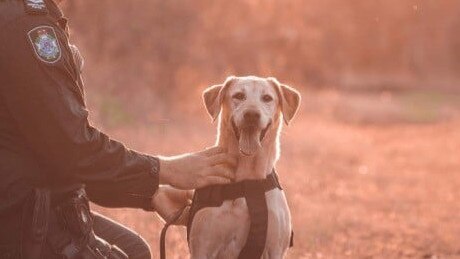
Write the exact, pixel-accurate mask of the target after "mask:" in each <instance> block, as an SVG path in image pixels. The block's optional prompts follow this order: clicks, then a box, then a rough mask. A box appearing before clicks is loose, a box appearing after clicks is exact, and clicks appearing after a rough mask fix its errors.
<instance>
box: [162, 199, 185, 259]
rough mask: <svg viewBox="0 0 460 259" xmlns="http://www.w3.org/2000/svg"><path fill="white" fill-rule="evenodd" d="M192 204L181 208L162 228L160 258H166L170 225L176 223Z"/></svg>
mask: <svg viewBox="0 0 460 259" xmlns="http://www.w3.org/2000/svg"><path fill="white" fill-rule="evenodd" d="M189 206H190V205H187V206H185V207H183V208H182V209H180V210H179V211H178V212H176V214H174V217H172V219H171V220H170V221H167V222H166V224H165V226H164V227H163V229H162V230H161V235H160V259H166V232H167V231H168V228H169V226H171V225H172V224H174V223H176V222H177V220H178V219H180V217H181V216H182V214H183V213H184V211H185V210H186V209H187V207H189Z"/></svg>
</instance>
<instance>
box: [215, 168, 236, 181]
mask: <svg viewBox="0 0 460 259" xmlns="http://www.w3.org/2000/svg"><path fill="white" fill-rule="evenodd" d="M211 172H212V173H211V175H213V176H218V177H225V178H227V179H230V180H232V179H234V178H235V173H234V171H233V170H231V169H230V168H228V167H226V166H222V165H216V166H213V167H212V169H211Z"/></svg>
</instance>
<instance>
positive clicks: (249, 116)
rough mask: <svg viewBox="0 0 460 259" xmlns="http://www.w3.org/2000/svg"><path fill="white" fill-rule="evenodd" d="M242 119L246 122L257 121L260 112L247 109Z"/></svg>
mask: <svg viewBox="0 0 460 259" xmlns="http://www.w3.org/2000/svg"><path fill="white" fill-rule="evenodd" d="M244 120H245V121H246V122H258V121H259V120H260V112H258V111H247V112H246V113H245V114H244Z"/></svg>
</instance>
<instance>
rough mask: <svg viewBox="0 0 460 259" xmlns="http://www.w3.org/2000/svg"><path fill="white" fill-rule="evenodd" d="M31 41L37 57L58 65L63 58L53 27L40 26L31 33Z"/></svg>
mask: <svg viewBox="0 0 460 259" xmlns="http://www.w3.org/2000/svg"><path fill="white" fill-rule="evenodd" d="M28 35H29V39H30V42H31V43H32V46H33V48H34V51H35V54H37V57H38V58H39V59H40V60H41V61H43V62H45V63H49V64H53V63H56V62H57V61H59V59H60V58H61V48H60V46H59V41H58V40H57V37H56V33H55V31H54V28H53V27H50V26H38V27H35V28H34V29H32V30H31V31H30V32H29V33H28Z"/></svg>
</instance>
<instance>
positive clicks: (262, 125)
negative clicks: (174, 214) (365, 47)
mask: <svg viewBox="0 0 460 259" xmlns="http://www.w3.org/2000/svg"><path fill="white" fill-rule="evenodd" d="M203 98H204V102H205V106H206V108H207V110H208V112H209V114H210V115H211V116H212V118H213V119H214V120H216V119H217V118H218V117H219V114H220V119H219V128H218V133H219V134H218V138H217V145H218V146H221V147H224V148H227V149H228V152H230V153H233V154H237V155H238V156H239V161H238V167H237V169H236V181H237V182H238V181H242V180H247V179H265V177H266V176H267V175H268V174H270V173H271V172H272V170H273V168H274V166H275V163H276V161H277V160H278V158H279V135H280V132H281V128H282V118H284V122H285V123H286V124H288V123H289V122H290V121H291V119H292V118H293V116H294V115H295V113H296V112H297V109H298V107H299V103H300V94H299V93H298V92H297V91H296V90H294V89H293V88H291V87H289V86H286V85H283V84H280V83H279V82H278V81H277V80H276V79H274V78H259V77H254V76H248V77H229V78H227V80H226V81H225V83H224V84H221V85H215V86H212V87H210V88H208V89H207V90H206V91H205V92H204V94H203ZM265 196H266V200H267V206H268V229H267V239H266V244H265V250H264V252H263V256H262V258H283V257H284V255H285V254H286V252H287V249H288V247H289V241H290V237H291V215H290V212H289V207H288V204H287V201H286V197H285V195H284V192H283V191H282V190H280V189H273V190H271V191H269V192H267V193H266V194H265ZM249 227H250V217H249V213H248V208H247V205H246V200H245V199H244V198H239V199H236V200H234V201H224V203H223V204H222V206H220V207H209V208H204V209H202V210H200V211H198V212H197V213H196V215H195V217H194V219H193V222H192V226H191V230H190V236H189V246H190V251H191V257H192V258H196V259H204V258H226V259H227V258H237V257H238V255H239V253H240V251H241V249H242V248H243V246H244V245H245V242H246V239H247V236H248V232H249Z"/></svg>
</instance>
